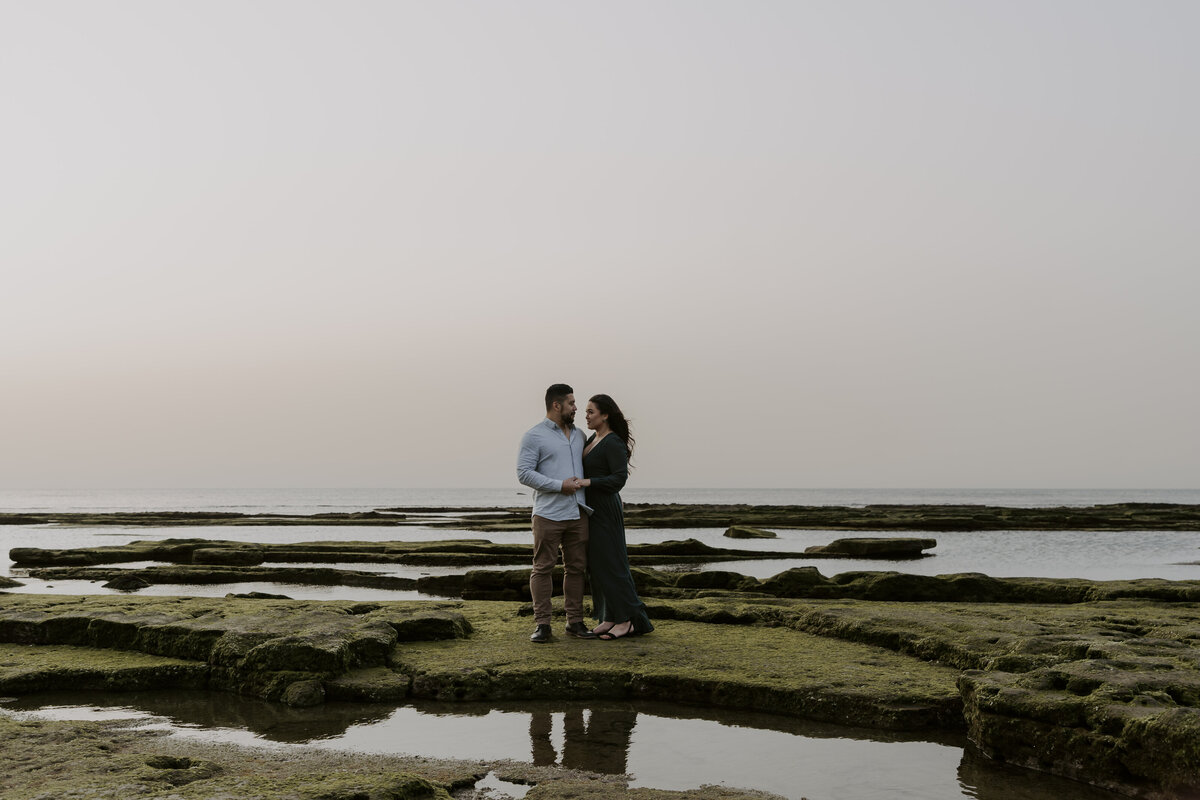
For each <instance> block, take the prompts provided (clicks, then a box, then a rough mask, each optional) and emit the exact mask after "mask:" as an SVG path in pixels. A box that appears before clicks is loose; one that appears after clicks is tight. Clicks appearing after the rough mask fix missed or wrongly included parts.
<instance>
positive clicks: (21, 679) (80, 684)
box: [0, 643, 209, 695]
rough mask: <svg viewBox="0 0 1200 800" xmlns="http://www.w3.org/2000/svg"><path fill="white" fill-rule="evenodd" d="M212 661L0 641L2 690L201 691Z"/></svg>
mask: <svg viewBox="0 0 1200 800" xmlns="http://www.w3.org/2000/svg"><path fill="white" fill-rule="evenodd" d="M208 676H209V668H208V665H207V664H205V663H203V662H198V661H186V660H183V659H177V658H164V657H163V656H152V655H147V654H145V653H136V652H128V651H121V650H99V649H96V648H91V647H77V646H73V645H30V644H12V643H0V693H3V694H9V695H22V694H31V693H34V692H44V691H51V690H54V689H63V688H72V689H81V690H87V691H119V692H124V691H138V690H144V689H162V688H170V689H200V688H205V687H206V686H207V685H208Z"/></svg>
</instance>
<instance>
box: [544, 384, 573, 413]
mask: <svg viewBox="0 0 1200 800" xmlns="http://www.w3.org/2000/svg"><path fill="white" fill-rule="evenodd" d="M569 394H575V390H574V389H572V388H571V387H570V386H567V385H566V384H565V383H556V384H554V385H553V386H551V387H550V388H549V389H547V390H546V410H547V411H549V410H550V409H551V408H553V407H554V404H555V403H565V402H566V401H567V395H569Z"/></svg>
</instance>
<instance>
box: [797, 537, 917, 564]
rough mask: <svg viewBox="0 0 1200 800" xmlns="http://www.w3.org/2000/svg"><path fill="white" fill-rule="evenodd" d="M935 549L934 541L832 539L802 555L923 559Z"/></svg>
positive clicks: (865, 538) (872, 538) (810, 548)
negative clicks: (927, 551) (929, 551)
mask: <svg viewBox="0 0 1200 800" xmlns="http://www.w3.org/2000/svg"><path fill="white" fill-rule="evenodd" d="M934 547H937V540H936V539H911V538H877V537H867V536H864V537H861V538H856V539H834V540H833V541H832V542H830V543H829V544H823V545H817V546H815V547H808V548H805V550H804V554H805V555H808V556H811V555H838V556H852V557H854V558H894V559H902V558H924V557H925V556H927V555H932V554H931V553H926V552H924V551H926V550H930V549H932V548H934Z"/></svg>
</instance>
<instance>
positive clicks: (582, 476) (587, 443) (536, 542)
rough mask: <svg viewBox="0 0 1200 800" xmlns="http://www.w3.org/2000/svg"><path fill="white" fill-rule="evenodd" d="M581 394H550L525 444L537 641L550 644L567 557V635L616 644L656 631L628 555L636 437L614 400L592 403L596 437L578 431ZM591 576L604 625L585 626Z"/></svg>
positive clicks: (523, 477)
mask: <svg viewBox="0 0 1200 800" xmlns="http://www.w3.org/2000/svg"><path fill="white" fill-rule="evenodd" d="M575 411H576V406H575V391H574V390H573V389H572V388H571V387H570V386H567V385H566V384H565V383H556V384H554V385H553V386H551V387H550V388H549V389H547V390H546V418H545V419H544V420H542V421H541V422H539V423H538V424H537V425H534V426H533V427H532V428H530V429H529V430H528V431H527V432H526V433H525V436H524V437H522V439H521V450H520V452H519V453H518V455H517V480H519V481H520V482H521V483H523V484H525V485H526V486H528V487H530V488H531V489H533V490H534V493H533V574H532V575H530V576H529V592H530V594H531V595H532V596H533V616H534V622H535V623H536V624H537V628H536V629H535V630H534V632H533V635H532V636H530V637H529V638H530V640H532V641H534V642H537V643H539V644H542V643H545V642H548V641H550V639H551V630H550V618H551V604H550V596H551V594H552V593H553V590H554V583H553V574H554V565H555V564H556V563H557V561H558V552H559V550H560V549H561V550H562V557H563V573H564V574H563V605H564V607H565V610H566V613H567V629H566V630H567V633H569V634H570V635H572V636H576V637H579V638H581V639H601V640H605V641H612V640H615V639H622V638H624V637H626V636H636V635H640V634H644V633H649V632H650V631H652V630H654V626H653V625H651V624H650V618H649V617H648V616H646V606H645V604H643V603H642V601H641V600H640V599H639V598H638V595H637V588H636V587H635V586H634V583H633V575H632V574H630V572H629V555H628V553H627V552H626V550H625V519H624V516H625V511H624V507H623V506H622V504H621V495H620V492H621V489H622V487H624V486H625V481H626V479H627V478H628V477H629V457H630V456H631V455H632V454H633V436H632V435H631V434H630V432H629V422H628V420H626V419H625V415H624V414H622V413H621V409H620V408H619V407H618V406H617V404H616V403H615V402H614V401H613V399H612V398H611V397H609V396H608V395H606V394H598V395H595V396H593V397H592V398H591V399H590V400H588V404H587V411H586V412H585V419H586V421H587V426H588V429H589V430H591V431H592V435H591V437H589V438H587V439H586V440H585V439H584V436H583V432H582V431H580V430H579V429H578V428H576V427H575V424H574V423H575ZM585 572H586V573H588V574H589V575H590V577H591V586H592V609H593V612H594V614H595V616H596V618H597V619H598V620H599V624H598V625H596V627H594V628H592V629H591V630H589V629H588V627H587V626H586V625H585V624H584V623H583V581H584V573H585Z"/></svg>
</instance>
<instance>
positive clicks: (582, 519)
mask: <svg viewBox="0 0 1200 800" xmlns="http://www.w3.org/2000/svg"><path fill="white" fill-rule="evenodd" d="M587 541H588V524H587V517H586V516H585V515H584V514H583V512H582V511H581V512H580V514H579V519H565V520H562V521H561V522H560V521H555V520H552V519H546V518H545V517H539V516H537V515H536V514H535V515H534V517H533V574H532V575H530V576H529V593H530V594H531V595H533V620H534V622H535V623H537V624H538V625H549V624H550V616H551V605H550V597H551V595H553V594H554V565H555V564H556V563H558V550H559V548H560V547H561V548H562V554H563V573H564V574H563V606H564V607H565V609H566V612H567V622H568V623H571V622H582V621H583V576H584V573H585V572H586V571H587Z"/></svg>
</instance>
